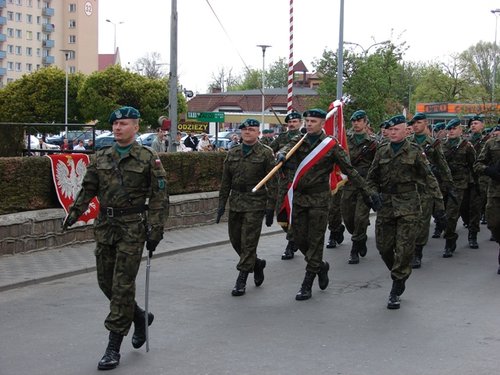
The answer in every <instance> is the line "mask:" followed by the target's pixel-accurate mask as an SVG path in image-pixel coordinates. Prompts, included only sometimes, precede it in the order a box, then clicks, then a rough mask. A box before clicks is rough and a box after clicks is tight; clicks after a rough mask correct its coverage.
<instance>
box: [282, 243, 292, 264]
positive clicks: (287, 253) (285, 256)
mask: <svg viewBox="0 0 500 375" xmlns="http://www.w3.org/2000/svg"><path fill="white" fill-rule="evenodd" d="M293 256H294V254H293V241H288V244H287V245H286V248H285V252H284V253H283V255H282V256H281V260H288V259H293Z"/></svg>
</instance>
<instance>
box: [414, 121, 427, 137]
mask: <svg viewBox="0 0 500 375" xmlns="http://www.w3.org/2000/svg"><path fill="white" fill-rule="evenodd" d="M426 127H427V120H417V121H415V122H414V123H413V131H414V132H415V134H422V133H423V132H424V130H425V128H426Z"/></svg>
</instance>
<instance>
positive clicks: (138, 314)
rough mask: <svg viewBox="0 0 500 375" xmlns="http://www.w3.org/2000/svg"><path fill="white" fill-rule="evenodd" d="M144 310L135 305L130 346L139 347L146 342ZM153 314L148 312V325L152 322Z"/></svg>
mask: <svg viewBox="0 0 500 375" xmlns="http://www.w3.org/2000/svg"><path fill="white" fill-rule="evenodd" d="M145 314H146V312H145V311H144V310H143V309H141V308H140V307H139V306H137V305H135V310H134V334H133V335H132V346H133V347H134V348H135V349H139V348H140V347H141V346H143V345H144V343H145V342H146V319H145ZM154 318H155V316H154V315H153V314H152V313H150V312H148V326H150V325H151V324H152V323H153V320H154Z"/></svg>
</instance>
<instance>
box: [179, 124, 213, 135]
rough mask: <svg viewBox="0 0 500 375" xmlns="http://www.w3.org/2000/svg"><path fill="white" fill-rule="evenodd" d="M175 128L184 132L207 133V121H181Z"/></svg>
mask: <svg viewBox="0 0 500 375" xmlns="http://www.w3.org/2000/svg"><path fill="white" fill-rule="evenodd" d="M177 130H178V131H180V132H186V133H208V123H201V122H183V123H180V124H177Z"/></svg>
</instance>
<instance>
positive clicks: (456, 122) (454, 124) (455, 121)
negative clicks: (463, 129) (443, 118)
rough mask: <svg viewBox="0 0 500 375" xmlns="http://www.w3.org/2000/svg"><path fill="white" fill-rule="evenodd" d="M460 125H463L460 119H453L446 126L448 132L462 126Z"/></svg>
mask: <svg viewBox="0 0 500 375" xmlns="http://www.w3.org/2000/svg"><path fill="white" fill-rule="evenodd" d="M460 125H461V124H460V120H459V119H458V118H454V119H451V120H450V121H448V123H447V124H446V130H450V129H453V128H456V127H457V126H460Z"/></svg>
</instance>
